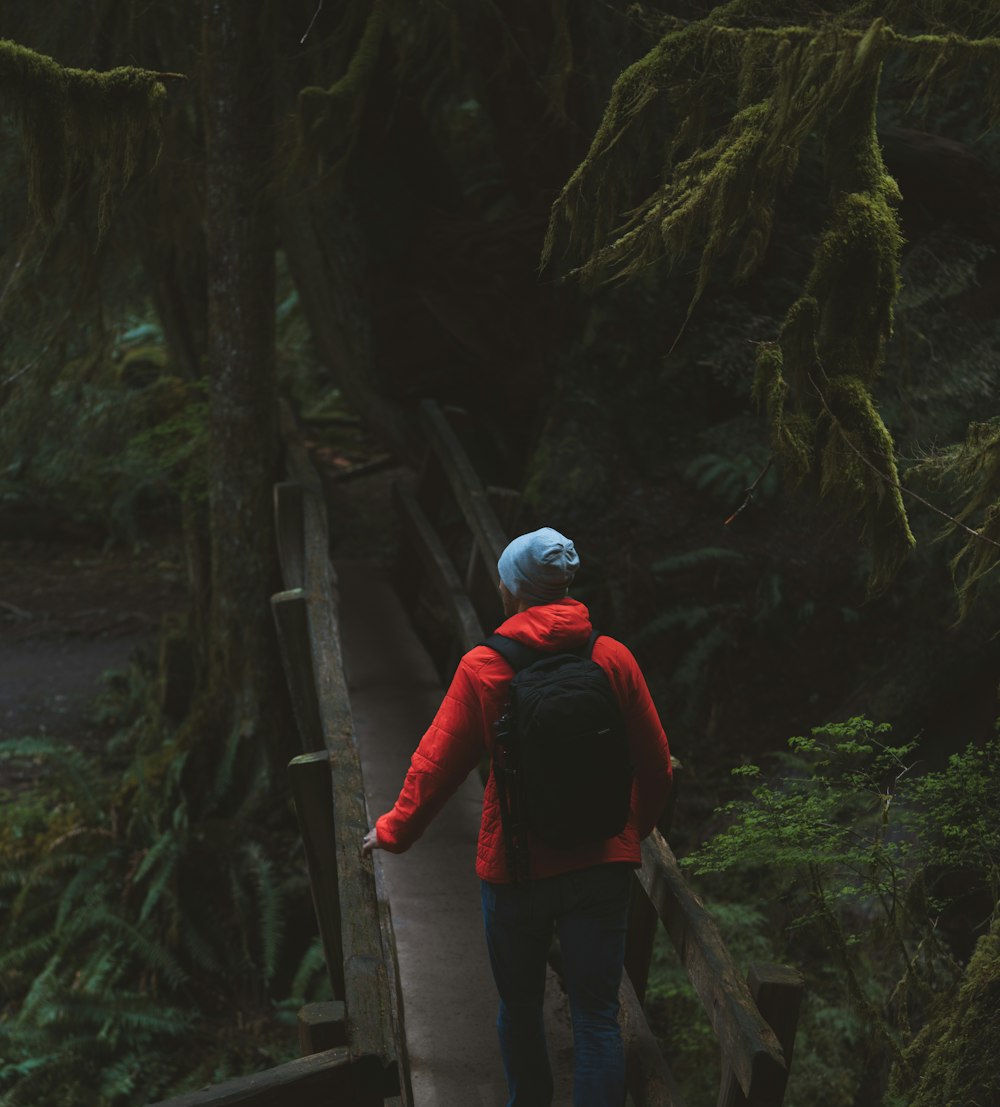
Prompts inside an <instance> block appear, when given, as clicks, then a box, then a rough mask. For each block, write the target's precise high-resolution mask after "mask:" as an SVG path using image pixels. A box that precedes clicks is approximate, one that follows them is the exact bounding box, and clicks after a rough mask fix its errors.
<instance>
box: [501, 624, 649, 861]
mask: <svg viewBox="0 0 1000 1107" xmlns="http://www.w3.org/2000/svg"><path fill="white" fill-rule="evenodd" d="M596 638H597V633H596V631H595V632H594V633H593V634H591V636H590V639H589V641H588V642H587V644H586V646H585V647H584V649H583V650H582V651H581V652H580V653H566V652H561V653H543V652H542V651H539V650H533V649H531V648H530V647H528V646H524V645H522V644H521V643H520V642H515V641H514V640H513V639H510V638H506V637H504V636H503V635H501V634H494V635H491V636H490V637H489V638H487V639H486V641H485V642H484V643H483V644H484V645H486V646H489V647H490V648H491V649H494V650H496V652H497V653H499V654H500V655H501V657H503V658H504V659H505V660H506V661H507V663H508V664H509V665H510V666H511V668H512V669H513V670H514V677H513V679H512V680H511V682H510V701H509V703H508V705H507V708H506V711H505V713H504V715H503V716H502V717H501V718H500V719H499V720H498V722H497V724H496V727H497V739H496V742H495V744H494V749H493V775H494V779H495V781H496V786H497V798H498V800H499V804H500V815H501V821H502V823H503V832H504V841H505V845H506V849H507V859H508V864H509V866H510V869H511V872H512V874H513V876H514V879H515V880H525V879H527V878H528V875H529V874H528V865H527V861H528V857H527V837H526V835H527V834H529V833H530V834H531V836H532V837H533V838H534V839H536V840H537V841H539V842H542V843H544V844H545V845H547V846H553V847H556V848H561V849H565V848H570V847H573V846H580V845H586V844H587V843H591V842H600V841H604V840H605V839H608V838H613V837H615V835H617V834H620V833H621V831H622V830H623V829H624V827H625V824H626V822H627V821H628V816H629V805H630V801H631V796H632V766H631V763H630V759H629V750H628V741H627V738H626V735H625V724H624V720H623V719H622V714H621V709H620V707H619V705H618V697H617V696H616V695H615V693H614V689H613V688H612V687H611V684H610V682H609V681H608V677H607V674H606V673H605V672H604V670H603V669H602V668H601V666H600V665H598V664H597V662H596V661H592V660H591V657H590V655H591V652H592V650H593V647H594V641H595V640H596Z"/></svg>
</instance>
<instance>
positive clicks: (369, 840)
mask: <svg viewBox="0 0 1000 1107" xmlns="http://www.w3.org/2000/svg"><path fill="white" fill-rule="evenodd" d="M381 848H382V844H381V843H380V842H379V840H378V831H377V830H376V829H375V827H372V828H371V830H369V831H368V833H367V834H366V835H365V837H364V840H363V841H362V843H361V856H362V857H367V856H368V855H369V854H370V853H371V852H372V850H373V849H381Z"/></svg>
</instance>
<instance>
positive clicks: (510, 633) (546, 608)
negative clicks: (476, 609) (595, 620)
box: [496, 596, 592, 651]
mask: <svg viewBox="0 0 1000 1107" xmlns="http://www.w3.org/2000/svg"><path fill="white" fill-rule="evenodd" d="M591 630H592V627H591V625H590V612H589V611H588V610H587V608H586V607H585V606H584V605H583V604H582V603H580V601H579V600H573V599H570V598H569V597H568V596H567V597H566V598H564V599H561V600H559V601H558V603H546V604H539V605H538V606H536V607H529V608H528V609H527V611H520V612H518V613H517V614H516V615H511V617H510V618H509V619H506V620H505V621H504V622H502V623H501V624H500V625H499V626H498V627H497V630H496V632H497V634H502V635H504V636H505V637H506V638H513V639H514V641H515V642H522V643H523V644H524V645H526V646H530V647H531V648H532V649H536V650H548V651H556V650H561V649H565V650H574V649H578V648H579V647H580V646H582V645H583V644H584V643H585V642H586V641H587V639H588V638H589V637H590V632H591Z"/></svg>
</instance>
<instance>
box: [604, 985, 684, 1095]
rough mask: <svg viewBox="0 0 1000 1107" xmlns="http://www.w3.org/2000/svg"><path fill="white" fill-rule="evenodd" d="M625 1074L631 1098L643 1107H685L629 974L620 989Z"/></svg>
mask: <svg viewBox="0 0 1000 1107" xmlns="http://www.w3.org/2000/svg"><path fill="white" fill-rule="evenodd" d="M618 1000H619V1003H620V1007H619V1012H618V1021H619V1023H620V1024H621V1028H622V1048H623V1049H624V1051H625V1074H626V1082H627V1084H628V1090H629V1093H630V1094H631V1097H632V1102H633V1103H636V1104H639V1105H640V1107H684V1103H683V1101H682V1099H681V1094H680V1089H679V1088H678V1087H677V1082H676V1081H675V1080H674V1077H673V1073H671V1071H670V1068H669V1067H668V1065H667V1062H666V1061H665V1060H664V1058H663V1054H662V1053H661V1052H660V1047H659V1046H658V1045H657V1044H656V1039H655V1038H654V1037H653V1032H652V1031H651V1030H650V1029H649V1023H647V1022H646V1016H645V1015H644V1014H643V1010H642V1007H641V1006H640V1004H639V999H638V996H636V994H635V991H634V990H633V988H632V984H631V983H630V981H629V978H628V976H627V975H624V976H622V983H621V988H620V989H619V991H618Z"/></svg>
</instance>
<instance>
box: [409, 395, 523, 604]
mask: <svg viewBox="0 0 1000 1107" xmlns="http://www.w3.org/2000/svg"><path fill="white" fill-rule="evenodd" d="M420 423H421V426H422V427H423V429H424V432H425V433H426V435H427V438H428V441H429V442H430V444H431V446H432V448H433V449H434V452H435V453H436V454H437V455H438V457H439V458H440V459H441V464H442V466H443V467H444V471H445V476H446V477H447V478H448V483H449V484H450V485H451V490H452V493H453V494H454V496H455V499H456V500H457V501H458V506H459V507H460V508H461V509H462V514H463V515H464V516H465V519H466V522H467V523H468V524H469V529H470V530H471V531H472V536H473V539H474V540H475V542H476V543H477V544H478V545H479V548H480V551H481V552H482V555H483V559H484V562H485V565H486V571H487V572H488V573H489V575H490V579H491V580H492V582H493V585H494V587H496V585H497V584H499V583H500V578H499V576H498V574H497V567H496V559H497V558H498V557H499V556H500V554H501V553H502V552H503V549H504V546H506V545H507V536H506V535H505V534H504V532H503V528H502V527H501V526H500V523H499V522H498V520H497V517H496V515H495V513H494V511H493V509H492V507H491V506H490V504H489V500H488V498H487V495H486V489H485V488H483V484H482V481H481V480H480V479H479V476H478V474H477V473H476V471H475V469H473V467H472V462H471V461H469V458H468V456H467V455H466V453H465V451H464V450H463V449H462V447H461V445H460V443H459V441H458V438H457V437H456V435H455V432H454V431H453V430H452V428H451V427H450V426H449V424H448V421H447V419H446V418H445V417H444V414H443V413H442V411H441V409H440V408H439V407H438V406H437V404H435V403H434V402H433V400H424V401H423V403H421V405H420Z"/></svg>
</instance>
